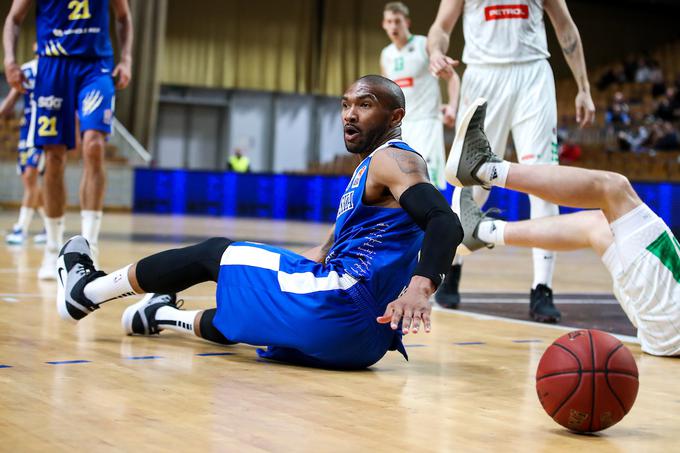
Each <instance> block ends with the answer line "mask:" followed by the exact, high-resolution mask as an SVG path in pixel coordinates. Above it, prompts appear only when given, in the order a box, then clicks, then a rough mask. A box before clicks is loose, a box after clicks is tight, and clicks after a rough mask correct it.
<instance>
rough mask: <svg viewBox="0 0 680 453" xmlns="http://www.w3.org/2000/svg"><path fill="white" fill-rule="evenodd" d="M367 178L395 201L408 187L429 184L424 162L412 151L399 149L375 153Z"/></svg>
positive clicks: (388, 149) (387, 149)
mask: <svg viewBox="0 0 680 453" xmlns="http://www.w3.org/2000/svg"><path fill="white" fill-rule="evenodd" d="M369 178H370V180H371V182H372V183H374V184H377V185H379V186H382V187H385V188H386V190H387V191H389V193H391V194H392V197H394V199H395V200H399V197H401V194H402V193H404V191H405V190H406V189H408V188H409V187H411V186H414V185H416V184H418V183H421V182H430V179H429V177H428V175H427V164H426V163H425V160H423V158H422V157H421V156H420V155H418V154H416V153H414V152H413V151H406V150H403V149H399V148H386V149H384V150H381V151H379V152H377V153H376V154H375V155H374V156H373V160H372V161H371V173H370V174H369Z"/></svg>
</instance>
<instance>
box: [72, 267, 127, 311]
mask: <svg viewBox="0 0 680 453" xmlns="http://www.w3.org/2000/svg"><path fill="white" fill-rule="evenodd" d="M130 266H132V264H129V265H127V266H125V267H123V268H121V269H118V270H117V271H114V272H111V273H110V274H108V275H105V276H103V277H99V278H97V279H95V280H92V281H91V282H90V283H88V284H87V285H85V289H84V290H83V291H84V293H85V297H87V298H88V299H89V300H90V301H91V302H94V303H95V304H103V303H104V302H108V301H110V300H114V299H120V298H121V297H127V296H132V295H134V294H136V293H135V290H134V289H132V285H130V279H128V270H129V269H130Z"/></svg>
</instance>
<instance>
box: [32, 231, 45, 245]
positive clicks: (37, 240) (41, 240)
mask: <svg viewBox="0 0 680 453" xmlns="http://www.w3.org/2000/svg"><path fill="white" fill-rule="evenodd" d="M33 243H34V244H45V243H47V233H45V230H42V231H41V232H40V233H38V234H36V235H35V236H33Z"/></svg>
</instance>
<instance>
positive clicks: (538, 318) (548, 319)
mask: <svg viewBox="0 0 680 453" xmlns="http://www.w3.org/2000/svg"><path fill="white" fill-rule="evenodd" d="M529 316H530V317H531V319H532V320H533V321H535V322H540V323H543V324H557V323H559V322H560V320H561V319H562V318H555V317H554V316H543V315H537V314H536V313H530V314H529Z"/></svg>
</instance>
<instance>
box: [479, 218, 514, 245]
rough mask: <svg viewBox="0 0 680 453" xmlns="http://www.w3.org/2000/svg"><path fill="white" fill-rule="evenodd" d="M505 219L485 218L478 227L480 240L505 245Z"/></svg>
mask: <svg viewBox="0 0 680 453" xmlns="http://www.w3.org/2000/svg"><path fill="white" fill-rule="evenodd" d="M506 223H507V222H505V221H503V220H484V221H482V222H481V223H480V224H479V226H478V227H477V237H478V238H479V240H480V241H483V242H486V243H488V244H493V245H505V237H504V235H505V224H506Z"/></svg>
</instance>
